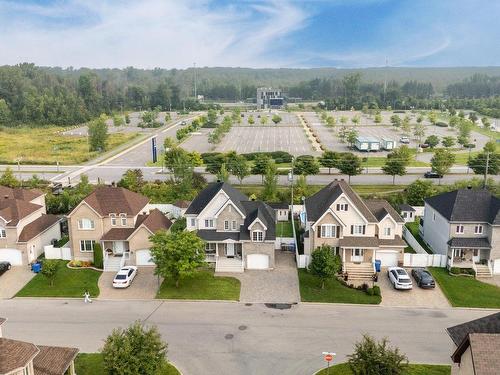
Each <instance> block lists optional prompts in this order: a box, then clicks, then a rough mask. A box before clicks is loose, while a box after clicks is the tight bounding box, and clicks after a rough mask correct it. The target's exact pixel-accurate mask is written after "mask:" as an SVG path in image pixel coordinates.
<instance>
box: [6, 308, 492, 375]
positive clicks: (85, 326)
mask: <svg viewBox="0 0 500 375" xmlns="http://www.w3.org/2000/svg"><path fill="white" fill-rule="evenodd" d="M35 311H36V313H34V312H35ZM0 312H1V315H2V316H5V317H7V318H8V321H7V323H6V324H5V325H4V336H6V337H11V338H17V339H21V340H29V341H33V342H36V343H40V344H49V345H73V346H78V347H80V349H81V350H82V351H83V352H93V351H95V350H97V349H99V348H100V347H101V346H102V342H103V341H102V340H103V339H104V338H105V336H107V335H108V334H109V333H110V332H111V330H112V329H113V328H115V327H119V326H122V327H123V326H126V325H128V324H129V323H131V322H133V321H135V320H137V319H140V320H145V321H146V322H147V323H151V324H156V325H157V326H158V327H159V330H160V332H161V333H162V335H163V337H164V339H165V340H167V342H168V344H169V351H168V355H169V358H170V359H171V360H172V361H173V362H174V363H175V364H176V365H177V366H178V367H179V369H180V370H181V371H182V372H183V373H184V374H186V375H198V374H221V375H223V374H231V375H234V374H245V375H246V374H259V375H260V374H264V375H266V374H277V373H281V374H311V373H312V372H313V370H315V369H317V368H319V367H321V366H322V365H323V361H322V358H321V352H322V351H325V350H331V351H334V352H336V353H338V360H339V361H343V360H345V356H346V354H348V353H350V352H351V351H352V346H353V343H354V342H355V341H357V340H358V339H359V338H360V336H361V334H362V333H365V332H366V333H370V334H372V335H375V336H376V337H379V338H381V337H384V336H386V337H388V338H389V339H390V340H391V342H392V343H393V344H394V345H397V346H398V347H400V348H401V350H402V351H403V352H405V353H406V354H407V355H408V357H409V359H410V361H412V362H425V363H449V362H450V354H451V350H452V343H451V340H450V339H449V337H448V335H447V334H446V332H445V331H444V329H445V328H446V327H448V326H451V325H455V324H458V323H461V322H465V321H468V320H471V319H476V318H479V317H482V316H485V315H488V314H490V313H491V311H481V310H466V309H451V308H449V309H408V308H406V309H401V308H388V307H380V306H366V307H364V306H349V305H321V304H318V305H315V304H300V305H295V306H293V307H292V309H291V310H275V309H270V308H267V307H265V306H264V305H260V304H258V305H256V304H254V305H251V306H247V305H246V304H243V303H224V302H158V301H130V302H124V301H123V302H122V301H94V303H93V304H91V305H85V304H84V303H83V301H81V300H48V299H44V300H40V299H13V300H1V301H0ZM231 335H232V336H231Z"/></svg>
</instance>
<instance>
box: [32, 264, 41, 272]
mask: <svg viewBox="0 0 500 375" xmlns="http://www.w3.org/2000/svg"><path fill="white" fill-rule="evenodd" d="M31 269H32V270H33V272H34V273H39V272H40V270H41V269H42V265H41V264H40V263H34V264H33V266H31Z"/></svg>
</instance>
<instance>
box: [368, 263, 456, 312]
mask: <svg viewBox="0 0 500 375" xmlns="http://www.w3.org/2000/svg"><path fill="white" fill-rule="evenodd" d="M406 271H407V272H408V274H410V272H411V269H409V268H407V269H406ZM412 281H413V289H411V290H396V289H394V287H393V286H392V284H391V283H390V281H389V278H388V277H387V269H386V268H383V269H382V272H380V275H379V279H378V282H377V285H378V286H380V291H381V293H382V302H381V303H380V305H381V306H394V307H428V308H446V307H450V303H449V302H448V300H447V299H446V297H445V296H444V294H443V292H442V291H441V288H439V285H437V283H436V287H435V288H434V289H422V288H419V287H418V286H417V285H416V282H415V279H413V277H412Z"/></svg>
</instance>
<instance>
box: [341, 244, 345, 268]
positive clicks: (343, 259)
mask: <svg viewBox="0 0 500 375" xmlns="http://www.w3.org/2000/svg"><path fill="white" fill-rule="evenodd" d="M344 263H345V247H343V248H342V264H344Z"/></svg>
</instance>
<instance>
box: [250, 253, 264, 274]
mask: <svg viewBox="0 0 500 375" xmlns="http://www.w3.org/2000/svg"><path fill="white" fill-rule="evenodd" d="M247 268H248V269H250V270H265V269H268V268H269V255H264V254H248V255H247Z"/></svg>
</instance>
